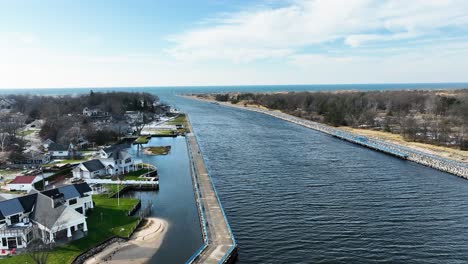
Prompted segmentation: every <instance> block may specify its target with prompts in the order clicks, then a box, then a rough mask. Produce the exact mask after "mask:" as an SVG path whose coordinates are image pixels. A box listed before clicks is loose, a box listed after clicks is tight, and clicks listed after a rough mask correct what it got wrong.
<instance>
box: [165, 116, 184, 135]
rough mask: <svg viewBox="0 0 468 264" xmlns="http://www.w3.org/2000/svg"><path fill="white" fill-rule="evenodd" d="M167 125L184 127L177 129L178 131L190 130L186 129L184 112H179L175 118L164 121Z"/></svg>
mask: <svg viewBox="0 0 468 264" xmlns="http://www.w3.org/2000/svg"><path fill="white" fill-rule="evenodd" d="M166 123H167V124H169V125H182V126H184V128H182V129H178V131H179V132H190V131H189V129H188V127H189V126H188V122H187V116H186V115H185V114H180V115H178V116H177V117H176V118H174V119H172V120H170V121H167V122H166Z"/></svg>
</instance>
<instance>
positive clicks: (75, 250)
mask: <svg viewBox="0 0 468 264" xmlns="http://www.w3.org/2000/svg"><path fill="white" fill-rule="evenodd" d="M93 200H94V201H95V203H96V206H95V208H94V210H93V211H92V212H91V213H90V214H89V216H88V218H87V223H88V235H87V236H86V237H84V238H82V239H79V240H75V241H73V242H71V243H69V244H67V245H64V246H61V247H58V248H56V249H54V250H53V251H52V252H51V254H50V256H49V259H48V261H47V263H50V264H66V263H70V262H71V261H72V260H73V258H74V257H75V256H77V255H78V254H80V253H81V252H83V251H85V250H87V249H89V248H91V247H93V246H94V245H96V244H98V243H100V242H102V241H104V240H106V239H108V238H110V237H112V236H122V237H127V236H129V234H130V232H131V231H132V229H133V228H134V227H135V226H136V224H137V223H138V219H137V218H136V217H128V216H127V212H128V211H129V210H130V209H131V208H133V206H135V204H137V203H138V200H137V199H130V198H121V199H120V206H117V199H114V198H107V197H106V196H104V195H94V196H93ZM101 215H102V217H101ZM101 219H102V221H101ZM0 262H1V263H2V264H23V263H32V260H31V258H30V257H29V256H28V255H24V254H23V255H18V256H15V257H11V258H6V259H2V260H1V261H0Z"/></svg>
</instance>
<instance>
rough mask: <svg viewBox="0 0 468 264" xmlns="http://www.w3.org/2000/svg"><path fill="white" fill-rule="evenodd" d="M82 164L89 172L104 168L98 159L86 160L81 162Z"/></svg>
mask: <svg viewBox="0 0 468 264" xmlns="http://www.w3.org/2000/svg"><path fill="white" fill-rule="evenodd" d="M82 164H83V166H85V168H86V169H87V170H88V171H90V172H92V171H98V170H102V169H104V168H105V166H104V164H102V162H101V161H100V160H98V159H93V160H88V161H85V162H83V163H82Z"/></svg>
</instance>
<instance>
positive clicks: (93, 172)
mask: <svg viewBox="0 0 468 264" xmlns="http://www.w3.org/2000/svg"><path fill="white" fill-rule="evenodd" d="M72 172H73V177H74V178H79V179H92V178H95V177H98V176H103V175H108V174H109V173H107V170H106V166H105V165H104V164H103V163H102V162H101V161H100V160H98V159H93V160H88V161H85V162H82V163H80V164H79V165H78V166H76V167H75V168H73V170H72Z"/></svg>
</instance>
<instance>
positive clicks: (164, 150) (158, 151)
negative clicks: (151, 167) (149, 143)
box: [143, 146, 171, 155]
mask: <svg viewBox="0 0 468 264" xmlns="http://www.w3.org/2000/svg"><path fill="white" fill-rule="evenodd" d="M169 151H171V146H157V147H146V148H144V149H143V152H144V153H146V154H150V155H167V154H168V153H169Z"/></svg>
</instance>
